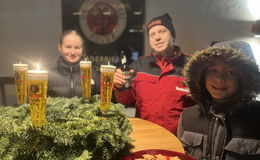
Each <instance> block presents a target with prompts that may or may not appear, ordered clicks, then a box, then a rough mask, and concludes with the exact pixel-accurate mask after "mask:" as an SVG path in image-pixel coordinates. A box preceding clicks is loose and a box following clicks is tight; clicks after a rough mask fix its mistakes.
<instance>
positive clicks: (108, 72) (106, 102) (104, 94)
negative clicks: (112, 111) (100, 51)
mask: <svg viewBox="0 0 260 160" xmlns="http://www.w3.org/2000/svg"><path fill="white" fill-rule="evenodd" d="M115 70H116V67H115V66H112V65H101V66H100V71H101V77H100V107H101V108H100V109H101V111H107V110H109V108H110V103H111V98H112V91H113V81H114V74H115Z"/></svg>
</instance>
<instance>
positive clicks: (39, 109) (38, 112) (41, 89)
mask: <svg viewBox="0 0 260 160" xmlns="http://www.w3.org/2000/svg"><path fill="white" fill-rule="evenodd" d="M27 76H28V90H29V91H28V93H29V102H30V111H31V120H32V125H33V127H34V128H36V129H37V128H40V127H42V126H43V125H44V123H45V114H46V99H47V85H48V72H47V71H43V70H29V71H27Z"/></svg>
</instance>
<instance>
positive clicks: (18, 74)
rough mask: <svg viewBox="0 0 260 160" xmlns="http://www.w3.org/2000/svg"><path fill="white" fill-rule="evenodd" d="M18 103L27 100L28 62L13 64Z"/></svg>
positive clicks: (23, 102)
mask: <svg viewBox="0 0 260 160" xmlns="http://www.w3.org/2000/svg"><path fill="white" fill-rule="evenodd" d="M13 70H14V79H15V90H16V99H17V104H18V105H19V104H25V103H26V101H27V75H26V71H27V70H28V65H27V64H13Z"/></svg>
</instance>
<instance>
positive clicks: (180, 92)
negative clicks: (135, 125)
mask: <svg viewBox="0 0 260 160" xmlns="http://www.w3.org/2000/svg"><path fill="white" fill-rule="evenodd" d="M185 59H186V55H184V54H182V53H180V54H176V56H174V57H173V58H170V59H169V58H168V62H163V58H160V57H157V56H155V55H149V56H144V57H141V58H139V59H138V60H137V61H135V62H133V63H132V64H131V65H130V68H132V69H134V71H135V76H134V78H133V79H132V89H130V90H124V91H120V90H117V89H115V95H116V98H117V101H118V102H119V103H122V104H124V105H133V104H135V106H136V112H137V116H138V117H140V118H142V119H146V120H149V121H152V122H155V123H157V124H159V125H161V126H163V127H165V128H166V129H168V130H170V131H171V132H172V133H174V134H176V133H177V126H178V120H179V116H180V114H181V112H182V111H183V109H184V108H185V107H189V106H192V105H193V104H194V103H193V101H192V100H191V98H190V97H188V96H187V95H186V94H187V93H188V92H189V91H188V90H187V88H186V86H185V85H184V83H183V81H184V78H183V77H182V74H181V72H182V68H183V65H184V62H185ZM164 63H165V64H164Z"/></svg>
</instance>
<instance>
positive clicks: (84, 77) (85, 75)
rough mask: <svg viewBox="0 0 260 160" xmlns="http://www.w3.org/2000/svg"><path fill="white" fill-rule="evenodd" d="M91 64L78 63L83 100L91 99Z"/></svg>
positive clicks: (87, 62)
mask: <svg viewBox="0 0 260 160" xmlns="http://www.w3.org/2000/svg"><path fill="white" fill-rule="evenodd" d="M91 77H92V62H91V61H86V60H85V61H80V78H81V87H82V94H83V98H85V99H90V98H91Z"/></svg>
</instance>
